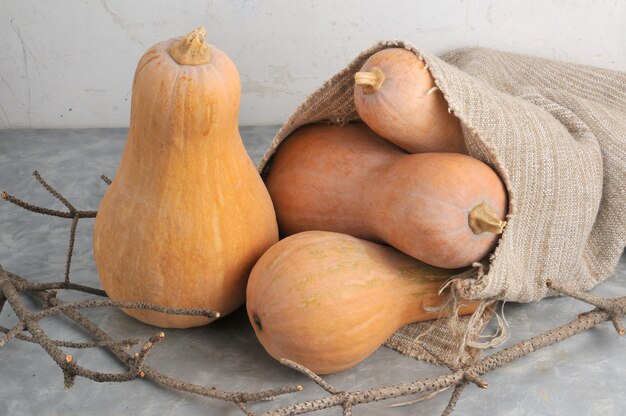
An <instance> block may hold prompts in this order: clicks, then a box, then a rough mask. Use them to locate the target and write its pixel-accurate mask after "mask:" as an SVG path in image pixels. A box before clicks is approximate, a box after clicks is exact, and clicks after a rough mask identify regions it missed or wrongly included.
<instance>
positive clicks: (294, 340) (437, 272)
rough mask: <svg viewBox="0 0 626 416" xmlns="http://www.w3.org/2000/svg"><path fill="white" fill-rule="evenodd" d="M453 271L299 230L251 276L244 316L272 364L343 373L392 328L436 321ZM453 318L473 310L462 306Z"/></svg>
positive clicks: (266, 256) (327, 234)
mask: <svg viewBox="0 0 626 416" xmlns="http://www.w3.org/2000/svg"><path fill="white" fill-rule="evenodd" d="M459 272H460V270H444V269H438V268H436V267H432V266H428V265H426V264H424V263H421V262H419V261H417V260H414V259H412V258H410V257H408V256H406V255H404V254H402V253H400V252H398V251H397V250H395V249H393V248H391V247H388V246H382V245H379V244H375V243H372V242H369V241H365V240H360V239H357V238H355V237H352V236H349V235H345V234H339V233H332V232H325V231H307V232H303V233H299V234H296V235H293V236H290V237H287V238H286V239H283V240H281V241H280V242H278V243H277V244H275V245H274V246H272V247H271V248H270V249H269V250H268V251H267V252H266V253H265V254H264V255H263V256H262V257H261V258H260V259H259V261H258V262H257V264H256V265H255V266H254V268H253V269H252V273H251V275H250V279H249V281H248V289H247V303H246V308H247V311H248V317H249V319H250V322H251V324H252V326H253V327H254V331H255V333H256V335H257V337H258V338H259V341H260V342H261V344H262V345H263V347H264V348H265V349H266V350H267V352H268V353H269V354H270V355H271V356H272V357H274V358H276V359H277V360H279V359H281V358H288V359H290V360H293V361H296V362H298V363H300V364H302V365H304V366H305V367H307V368H309V369H310V370H312V371H314V372H316V373H318V374H328V373H334V372H337V371H341V370H344V369H346V368H350V367H352V366H354V365H356V364H357V363H359V362H361V361H362V360H364V359H365V358H367V357H368V356H369V355H370V354H372V353H373V352H374V351H375V350H376V349H377V348H378V347H379V346H380V345H381V344H382V343H383V342H385V340H386V339H387V338H388V337H389V336H390V335H391V334H392V333H393V332H395V330H397V329H398V328H400V327H402V326H404V325H406V324H408V323H411V322H416V321H423V320H430V319H436V318H438V317H439V315H440V312H432V311H431V312H428V311H426V310H425V309H424V308H427V309H430V308H437V307H439V306H441V305H442V304H443V303H444V302H445V301H446V295H438V294H437V291H438V290H439V288H440V287H441V285H442V284H443V283H444V282H445V280H446V279H447V278H449V277H450V276H452V275H454V274H456V273H459ZM462 304H464V305H465V306H463V307H461V309H460V313H461V314H468V313H471V312H473V311H474V310H475V308H476V306H477V303H476V302H469V301H462Z"/></svg>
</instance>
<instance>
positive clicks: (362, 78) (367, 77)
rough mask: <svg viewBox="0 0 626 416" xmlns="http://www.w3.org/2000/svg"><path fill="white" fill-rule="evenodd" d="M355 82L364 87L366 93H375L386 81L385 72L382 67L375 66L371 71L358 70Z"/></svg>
mask: <svg viewBox="0 0 626 416" xmlns="http://www.w3.org/2000/svg"><path fill="white" fill-rule="evenodd" d="M354 82H355V84H356V85H360V86H362V87H363V92H364V93H365V94H373V93H375V92H376V91H378V90H379V89H380V88H381V87H382V86H383V82H385V73H384V72H383V70H382V69H380V68H379V67H377V66H375V67H374V68H372V70H371V71H369V72H366V71H363V72H357V73H356V74H354Z"/></svg>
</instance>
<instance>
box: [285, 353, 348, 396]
mask: <svg viewBox="0 0 626 416" xmlns="http://www.w3.org/2000/svg"><path fill="white" fill-rule="evenodd" d="M280 363H281V364H282V365H284V366H285V367H289V368H291V369H292V370H296V371H297V372H299V373H301V374H304V375H305V376H307V377H308V378H310V379H311V380H313V381H314V382H315V383H316V384H317V385H318V386H320V387H321V388H323V389H324V390H326V391H327V392H329V393H330V394H340V393H342V392H341V391H339V390H337V389H336V388H334V387H333V386H331V385H330V384H328V383H327V382H326V381H324V379H322V378H321V377H320V376H318V375H317V374H315V373H314V372H313V371H311V370H309V369H308V368H306V367H305V366H303V365H301V364H298V363H296V362H294V361H291V360H288V359H286V358H281V360H280Z"/></svg>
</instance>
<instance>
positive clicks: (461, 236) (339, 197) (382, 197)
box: [265, 123, 507, 268]
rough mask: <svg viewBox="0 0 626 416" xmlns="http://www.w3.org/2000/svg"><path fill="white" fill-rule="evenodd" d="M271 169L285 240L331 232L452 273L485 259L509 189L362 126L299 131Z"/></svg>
mask: <svg viewBox="0 0 626 416" xmlns="http://www.w3.org/2000/svg"><path fill="white" fill-rule="evenodd" d="M270 163H271V164H270V166H269V171H268V172H267V176H266V180H265V181H266V184H267V188H268V190H269V192H270V195H271V196H272V199H273V201H274V206H275V208H276V215H277V217H278V225H279V229H280V231H281V232H282V233H283V234H284V235H290V234H295V233H298V232H301V231H307V230H324V231H336V232H341V233H346V234H351V235H353V236H355V237H358V238H364V239H367V240H371V241H379V242H384V243H387V244H389V245H392V246H394V247H396V248H397V249H399V250H400V251H402V252H404V253H406V254H408V255H410V256H412V257H414V258H416V259H418V260H421V261H423V262H425V263H428V264H431V265H434V266H437V267H444V268H456V267H463V266H467V265H470V264H472V263H473V262H475V261H479V260H481V259H482V258H483V257H485V255H487V254H488V253H489V251H490V250H491V249H492V248H493V247H494V245H495V243H496V241H497V240H498V234H500V233H501V232H502V228H503V227H504V224H505V222H504V217H505V214H506V210H507V193H506V190H505V188H504V185H503V183H502V181H501V180H500V178H499V177H498V175H497V174H496V173H495V172H494V171H493V170H492V169H491V168H490V167H489V166H487V165H486V164H484V163H483V162H481V161H479V160H477V159H474V158H472V157H470V156H467V155H462V154H456V153H421V154H413V155H410V154H407V153H406V152H404V151H403V150H402V149H400V148H398V147H396V146H395V145H393V144H391V143H390V142H388V141H387V140H384V139H383V138H381V137H379V136H378V135H376V134H375V133H374V132H372V131H371V130H370V129H368V128H367V126H365V125H363V124H362V123H356V124H348V125H346V126H344V127H340V126H332V125H311V126H306V127H303V128H301V129H299V130H297V131H296V132H294V133H293V134H292V135H291V136H290V137H289V138H287V140H286V141H285V142H283V143H282V144H281V145H280V147H279V148H278V151H277V152H276V154H275V155H274V157H273V159H272V160H271V161H270Z"/></svg>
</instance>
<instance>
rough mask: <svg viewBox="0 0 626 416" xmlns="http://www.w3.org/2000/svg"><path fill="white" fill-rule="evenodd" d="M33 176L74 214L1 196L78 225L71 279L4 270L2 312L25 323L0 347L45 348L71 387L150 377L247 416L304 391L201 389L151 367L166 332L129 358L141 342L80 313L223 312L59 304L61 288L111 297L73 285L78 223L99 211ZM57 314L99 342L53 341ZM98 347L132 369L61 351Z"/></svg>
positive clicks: (106, 302)
mask: <svg viewBox="0 0 626 416" xmlns="http://www.w3.org/2000/svg"><path fill="white" fill-rule="evenodd" d="M33 175H34V176H35V178H36V179H37V181H38V182H39V183H40V184H41V185H42V186H43V187H44V188H45V189H46V190H47V191H48V192H49V193H50V194H52V195H53V196H54V197H55V198H57V199H58V200H59V201H61V203H63V205H65V207H66V208H67V209H68V211H67V212H64V211H58V210H52V209H48V208H43V207H39V206H35V205H32V204H30V203H28V202H25V201H23V200H21V199H19V198H16V197H14V196H13V195H10V194H9V193H7V192H2V193H0V197H2V198H3V199H5V200H7V201H8V202H11V203H13V204H14V205H17V206H19V207H21V208H24V209H26V210H28V211H31V212H36V213H39V214H43V215H49V216H55V217H60V218H68V219H71V220H72V223H71V227H70V236H69V244H68V250H67V255H66V264H65V274H64V279H63V281H62V282H47V283H34V282H30V281H28V280H27V279H24V278H22V277H20V276H18V275H16V274H13V273H10V272H7V271H5V270H4V269H2V267H1V266H0V312H1V311H2V307H3V306H4V305H5V304H9V305H10V306H11V308H12V309H13V311H14V312H15V314H16V315H17V317H18V319H19V322H18V323H17V324H16V325H15V326H14V327H13V328H5V327H3V326H0V333H2V334H3V335H2V337H1V338H0V347H2V346H3V345H4V344H6V343H7V342H9V341H10V340H11V339H13V338H15V339H19V340H22V341H26V342H31V343H37V344H39V345H40V346H41V347H42V348H43V349H44V351H45V352H46V353H47V354H48V355H49V356H50V357H51V358H52V359H53V360H54V361H55V362H56V364H57V365H58V366H59V367H60V368H61V370H62V371H63V376H64V380H65V386H66V388H70V387H71V386H72V385H73V384H74V381H75V379H76V377H84V378H87V379H90V380H94V381H98V382H124V381H129V380H134V379H136V378H138V377H139V378H147V379H150V380H152V381H153V382H155V383H157V384H160V385H162V386H165V387H169V388H172V389H176V390H180V391H185V392H189V393H194V394H198V395H202V396H205V397H210V398H214V399H219V400H225V401H230V402H233V403H234V404H236V405H237V406H238V407H239V408H240V409H241V410H242V411H244V413H246V414H247V415H252V412H251V411H250V410H248V408H247V404H248V403H249V402H254V401H258V400H268V399H271V398H273V397H275V396H278V395H281V394H286V393H292V392H296V391H300V390H302V387H301V386H299V385H296V386H285V387H279V388H275V389H270V390H264V391H259V392H228V391H223V390H219V389H216V388H214V387H206V386H200V385H196V384H192V383H187V382H185V381H182V380H177V379H174V378H171V377H168V376H166V375H164V374H162V373H160V372H158V371H157V370H154V369H152V368H150V367H148V366H146V365H145V360H146V358H147V357H148V354H149V353H150V351H151V350H152V349H153V348H154V347H155V346H156V345H157V344H158V343H159V342H160V341H161V340H162V339H163V338H164V337H165V333H163V332H159V333H158V334H156V335H154V336H152V337H150V338H149V339H148V340H147V341H146V342H145V343H144V344H143V346H142V347H141V349H140V350H139V351H137V352H135V353H134V354H130V355H129V353H128V352H127V350H128V349H129V348H130V347H131V346H132V345H136V344H138V343H139V342H140V341H139V340H136V339H124V340H115V339H113V338H112V337H110V336H109V335H108V334H106V333H105V332H104V331H103V330H102V329H100V328H99V327H98V326H97V325H96V324H94V323H93V322H91V321H90V320H89V319H87V318H86V317H85V316H84V315H82V314H80V313H79V312H78V310H79V309H84V308H100V307H120V308H130V309H142V310H153V311H157V312H162V313H169V314H184V315H198V316H206V317H209V318H218V317H219V313H218V312H214V311H209V310H204V309H180V308H168V307H163V306H160V305H154V304H148V303H142V302H134V303H133V302H119V301H113V300H111V299H108V298H107V299H102V300H87V301H80V302H72V303H64V302H62V301H61V300H59V299H57V296H56V295H57V292H56V291H57V290H59V289H64V290H75V291H80V292H84V293H88V294H92V295H98V296H102V297H106V296H107V295H106V292H104V291H103V290H101V289H96V288H92V287H89V286H84V285H80V284H76V283H73V282H71V281H70V273H69V271H70V265H71V261H72V253H73V248H74V241H75V235H76V229H77V225H78V221H79V219H81V218H94V217H95V216H96V213H97V212H96V211H82V210H78V209H76V208H75V207H74V205H73V204H71V203H70V202H69V201H68V200H67V199H66V198H65V197H64V196H63V195H61V193H59V192H58V191H57V190H55V189H54V188H53V187H52V186H50V185H49V184H48V183H47V182H46V181H45V180H44V179H43V178H42V177H41V175H39V173H38V172H36V171H35V172H34V173H33ZM102 180H103V181H104V182H105V183H107V184H110V179H108V178H107V177H105V176H104V175H103V177H102ZM20 293H24V294H27V295H29V296H31V297H33V298H35V299H37V300H39V301H40V302H41V303H42V306H43V309H42V310H41V311H39V312H30V311H29V310H28V308H27V307H26V305H25V303H24V302H23V301H22V299H21V297H20ZM56 314H64V315H66V316H67V317H69V318H70V319H72V320H73V321H74V322H75V323H77V324H78V325H79V326H80V327H81V328H82V329H83V330H85V331H86V332H87V333H89V334H90V335H91V336H92V337H93V338H95V341H89V342H73V341H63V340H54V339H51V338H50V337H49V336H48V335H47V334H46V333H45V332H44V331H43V329H42V328H41V327H40V326H39V321H40V320H41V319H44V318H47V317H51V316H54V315H56ZM22 331H28V332H29V333H30V335H27V334H25V333H23V332H22ZM95 347H103V348H107V349H108V350H109V351H110V352H112V353H113V355H115V357H117V358H118V360H119V361H121V362H122V363H123V364H124V365H125V366H126V367H127V371H125V372H122V373H104V372H99V371H94V370H91V369H89V368H86V367H83V366H81V365H79V364H78V363H77V362H76V360H75V359H74V357H73V356H72V355H70V354H66V353H64V352H63V350H62V349H61V348H95Z"/></svg>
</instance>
